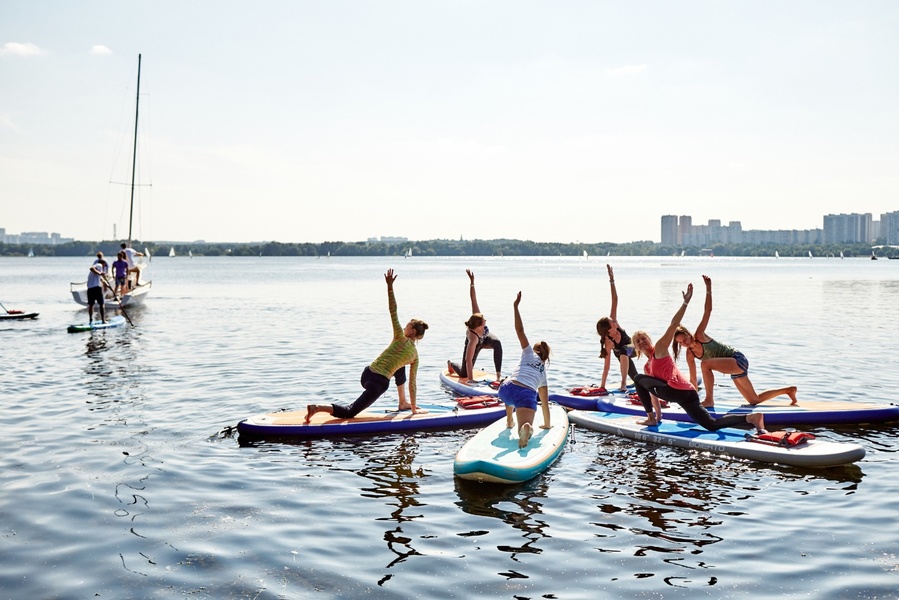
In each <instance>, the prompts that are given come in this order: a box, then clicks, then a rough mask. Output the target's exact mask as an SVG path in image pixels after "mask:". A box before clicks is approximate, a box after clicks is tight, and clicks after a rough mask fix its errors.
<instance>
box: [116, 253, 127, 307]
mask: <svg viewBox="0 0 899 600" xmlns="http://www.w3.org/2000/svg"><path fill="white" fill-rule="evenodd" d="M125 256H126V255H125V251H124V250H122V251H120V252H119V254H118V256H117V257H116V260H115V262H113V263H112V271H113V277H115V290H114V291H113V293H114V294H115V295H116V296H121V295H122V294H124V293H125V284H126V282H127V280H128V261H127V260H126V259H125Z"/></svg>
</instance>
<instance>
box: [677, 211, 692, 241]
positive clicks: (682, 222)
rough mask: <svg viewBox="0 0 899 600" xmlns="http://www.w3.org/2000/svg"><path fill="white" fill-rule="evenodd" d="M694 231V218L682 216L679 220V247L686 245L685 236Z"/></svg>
mask: <svg viewBox="0 0 899 600" xmlns="http://www.w3.org/2000/svg"><path fill="white" fill-rule="evenodd" d="M692 229H693V217H691V216H690V215H681V216H680V218H678V220H677V245H678V246H680V245H682V244H684V243H685V242H684V234H687V235H689V234H690V233H691V232H692Z"/></svg>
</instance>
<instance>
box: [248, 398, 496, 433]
mask: <svg viewBox="0 0 899 600" xmlns="http://www.w3.org/2000/svg"><path fill="white" fill-rule="evenodd" d="M418 406H419V408H423V409H425V410H427V411H428V412H427V413H424V414H421V413H417V414H414V415H413V414H412V413H411V412H409V411H408V410H404V411H396V410H391V411H383V410H382V411H378V409H377V408H374V407H371V408H369V409H368V410H365V411H362V412H361V413H359V414H358V415H356V416H355V417H353V418H352V419H338V418H336V417H333V416H332V415H329V414H328V413H326V412H318V413H315V414H314V415H313V416H312V419H311V420H310V422H309V423H306V422H305V421H306V410H305V409H304V410H296V411H281V412H272V413H266V414H261V415H256V416H254V417H250V418H248V419H244V420H243V421H241V422H240V423H238V424H237V431H238V433H240V434H241V435H246V436H248V437H271V438H276V437H294V438H321V437H329V436H336V435H372V434H383V433H396V432H401V431H427V430H441V429H444V430H448V429H468V428H473V427H483V426H485V425H487V424H489V423H492V422H493V421H495V420H496V419H498V418H500V417H501V416H503V415H505V407H504V406H503V405H502V404H500V405H497V406H486V407H482V408H469V409H465V408H462V407H458V406H445V405H436V404H419V405H418Z"/></svg>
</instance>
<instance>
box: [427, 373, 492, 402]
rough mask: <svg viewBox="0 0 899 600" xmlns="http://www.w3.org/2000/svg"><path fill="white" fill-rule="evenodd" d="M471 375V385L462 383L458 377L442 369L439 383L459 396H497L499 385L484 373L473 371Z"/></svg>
mask: <svg viewBox="0 0 899 600" xmlns="http://www.w3.org/2000/svg"><path fill="white" fill-rule="evenodd" d="M472 375H473V377H472V381H474V383H473V384H471V383H463V382H462V380H461V379H460V378H459V376H458V375H456V374H455V373H453V374H450V372H449V371H448V370H447V369H444V370H443V372H442V373H440V383H442V384H443V385H445V386H446V387H448V388H449V389H451V390H452V391H453V392H454V393H456V394H458V395H460V396H480V395H488V396H496V395H498V393H499V392H498V391H497V390H498V389H499V384H498V382H496V381H494V380H493V377H491V376H490V375H489V374H488V373H487V372H486V371H481V370H480V369H474V373H472Z"/></svg>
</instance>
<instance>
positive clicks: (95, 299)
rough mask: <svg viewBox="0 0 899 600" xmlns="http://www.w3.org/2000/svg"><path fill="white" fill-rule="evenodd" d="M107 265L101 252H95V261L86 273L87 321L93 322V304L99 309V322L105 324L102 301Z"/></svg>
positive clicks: (104, 306) (104, 307)
mask: <svg viewBox="0 0 899 600" xmlns="http://www.w3.org/2000/svg"><path fill="white" fill-rule="evenodd" d="M107 267H108V265H107V264H106V260H105V259H104V258H103V253H102V252H97V260H95V261H94V264H92V265H91V268H90V270H89V271H88V273H87V320H88V323H93V322H94V303H96V304H97V305H98V307H99V308H100V321H102V322H103V323H105V322H106V305H105V304H104V301H103V278H104V277H106V270H107Z"/></svg>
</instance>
